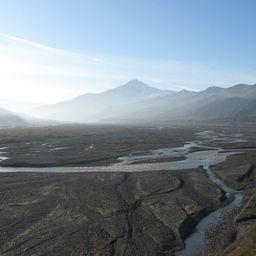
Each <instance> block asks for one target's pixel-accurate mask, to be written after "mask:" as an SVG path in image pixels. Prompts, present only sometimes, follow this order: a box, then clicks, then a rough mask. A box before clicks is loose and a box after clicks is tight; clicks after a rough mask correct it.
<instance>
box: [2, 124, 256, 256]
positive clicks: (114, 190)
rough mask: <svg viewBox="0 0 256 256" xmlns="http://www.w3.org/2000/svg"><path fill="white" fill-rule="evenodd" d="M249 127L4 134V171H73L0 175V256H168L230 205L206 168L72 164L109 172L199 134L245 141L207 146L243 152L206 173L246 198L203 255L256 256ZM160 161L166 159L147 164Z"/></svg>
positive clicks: (253, 137)
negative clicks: (75, 169)
mask: <svg viewBox="0 0 256 256" xmlns="http://www.w3.org/2000/svg"><path fill="white" fill-rule="evenodd" d="M255 128H256V127H255V126H254V125H250V124H247V125H243V126H227V125H225V126H224V125H218V126H209V125H200V126H199V125H194V126H193V125H191V126H189V127H188V126H181V125H179V126H178V125H176V126H174V125H172V126H171V125H168V126H167V125H166V126H164V128H160V127H154V126H142V127H138V126H136V127H132V126H129V127H126V126H104V127H103V126H93V125H92V126H82V125H81V126H71V125H70V126H59V127H58V126H56V127H45V128H19V129H18V128H17V129H2V130H0V142H1V144H0V147H1V148H4V147H8V148H6V149H1V150H0V151H4V152H6V153H5V154H4V156H7V157H10V159H7V160H5V161H3V162H2V163H1V165H2V166H12V167H17V168H18V167H21V166H25V167H31V166H35V167H46V166H49V167H50V166H67V167H68V168H70V171H71V172H70V173H35V172H32V173H23V172H17V173H15V172H11V173H6V172H0V222H1V223H0V231H1V232H0V255H1V256H2V255H3V256H14V255H91V256H94V255H95V256H107V255H108V256H110V255H126V256H131V255H138V256H139V255H141V256H144V255H145V256H148V255H152V256H153V255H158V256H160V255H174V254H175V252H177V251H179V250H181V249H182V248H184V246H185V244H184V241H185V239H186V238H187V237H189V235H190V234H192V233H193V232H194V230H195V228H196V225H197V223H198V222H199V221H200V220H202V219H203V218H204V217H205V216H207V215H208V214H209V213H211V212H213V211H214V210H216V209H218V208H220V207H222V206H225V205H227V204H228V203H229V201H230V200H231V199H227V198H226V196H225V194H224V193H223V191H222V190H221V189H219V188H218V187H217V186H216V185H215V184H213V183H212V182H210V181H209V180H208V178H207V176H206V175H205V172H204V170H203V168H200V167H199V168H196V169H189V170H186V169H185V170H179V171H166V170H162V171H155V172H154V171H153V172H147V171H145V172H136V168H135V172H132V173H125V172H108V173H104V172H96V173H72V166H92V165H94V166H97V165H101V166H102V165H110V164H112V163H114V162H117V160H116V159H117V157H119V156H127V155H136V154H138V155H141V154H147V153H149V151H150V150H152V149H158V148H165V147H178V146H182V145H184V142H185V141H191V140H198V137H197V136H196V133H197V132H200V131H205V130H214V131H216V132H218V133H224V134H226V135H227V136H230V135H232V134H239V133H241V134H242V135H241V138H242V139H246V140H248V141H247V142H243V143H242V142H236V143H227V142H224V141H223V142H218V141H212V142H209V141H205V144H206V145H209V146H218V147H221V148H223V149H226V150H229V149H230V148H232V149H236V148H238V149H241V148H244V149H246V150H244V151H243V153H241V154H235V155H230V156H228V158H227V160H226V161H225V162H222V163H219V164H217V165H214V166H211V170H212V171H214V173H215V174H216V176H217V177H218V178H220V179H221V180H223V181H224V182H225V183H226V184H227V185H228V186H229V187H231V188H233V189H236V190H242V191H243V192H242V194H243V196H244V200H243V204H242V206H241V207H240V208H239V209H236V210H234V211H233V212H232V213H231V214H230V215H229V216H226V218H225V219H224V221H223V222H222V223H220V224H219V225H218V226H217V227H216V228H214V229H211V230H209V232H208V234H207V242H206V247H205V250H204V252H203V255H205V256H213V255H214V256H215V255H216V256H217V255H219V256H253V255H256V246H255V244H256V197H255V195H256V193H255V192H256V186H255V184H256V168H255V165H256V150H253V149H254V148H255V147H256V134H255ZM239 138H240V137H239ZM195 150H204V149H203V148H197V149H193V150H192V151H195ZM239 151H240V150H239ZM180 159H183V158H178V159H177V158H173V159H171V158H170V159H168V161H177V160H180ZM157 161H159V162H160V161H166V159H158V160H157V159H154V160H149V161H147V162H157ZM1 171H4V167H3V169H1ZM187 256H193V255H189V254H188V255H187Z"/></svg>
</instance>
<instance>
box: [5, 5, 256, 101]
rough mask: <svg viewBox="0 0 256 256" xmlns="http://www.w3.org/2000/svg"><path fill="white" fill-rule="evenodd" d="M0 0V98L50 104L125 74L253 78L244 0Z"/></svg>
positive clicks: (252, 39) (205, 82)
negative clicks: (0, 1) (0, 0)
mask: <svg viewBox="0 0 256 256" xmlns="http://www.w3.org/2000/svg"><path fill="white" fill-rule="evenodd" d="M2 2H3V3H1V10H0V14H1V15H0V28H1V29H0V89H1V96H0V98H5V99H14V100H20V101H30V102H42V103H47V102H49V103H51V102H57V101H60V100H65V99H69V98H72V97H74V96H77V95H79V94H81V93H86V92H98V91H102V90H105V89H108V88H112V87H116V86H118V85H121V84H124V83H125V82H127V81H128V80H130V79H133V78H138V79H140V80H143V81H144V82H146V83H149V84H150V85H153V86H156V87H159V88H163V89H179V88H192V89H194V90H200V89H203V88H206V87H208V86H212V85H220V86H229V85H233V84H236V83H241V82H244V83H256V62H255V59H256V34H255V26H256V20H255V12H256V1H254V0H224V1H223V0H214V1H212V0H186V1H185V0H140V1H135V0H129V1H128V0H127V1H124V0H115V1H114V0H101V1H99V0H92V1H86V0H74V1H70V0H54V1H52V0H44V1H31V0H22V1H20V0H9V1H2Z"/></svg>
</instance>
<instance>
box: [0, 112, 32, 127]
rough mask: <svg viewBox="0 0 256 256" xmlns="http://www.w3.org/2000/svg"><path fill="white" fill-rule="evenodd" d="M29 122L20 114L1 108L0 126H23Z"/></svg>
mask: <svg viewBox="0 0 256 256" xmlns="http://www.w3.org/2000/svg"><path fill="white" fill-rule="evenodd" d="M26 124H27V122H26V121H25V120H24V119H23V118H21V117H20V116H18V115H16V114H14V113H12V112H10V111H8V110H5V109H3V108H0V127H3V126H23V125H26Z"/></svg>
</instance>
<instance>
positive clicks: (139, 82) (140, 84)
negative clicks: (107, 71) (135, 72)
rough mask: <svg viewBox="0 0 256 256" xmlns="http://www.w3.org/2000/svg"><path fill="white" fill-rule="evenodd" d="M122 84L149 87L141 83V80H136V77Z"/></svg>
mask: <svg viewBox="0 0 256 256" xmlns="http://www.w3.org/2000/svg"><path fill="white" fill-rule="evenodd" d="M123 86H131V87H150V86H149V85H147V84H145V83H143V82H142V81H140V80H138V79H132V80H130V81H128V82H127V83H126V84H124V85H123Z"/></svg>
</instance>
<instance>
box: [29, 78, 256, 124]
mask: <svg viewBox="0 0 256 256" xmlns="http://www.w3.org/2000/svg"><path fill="white" fill-rule="evenodd" d="M255 100H256V85H246V84H238V85H235V86H232V87H229V88H221V87H216V86H212V87H209V88H207V89H206V90H204V91H199V92H194V91H187V90H182V91H180V92H174V91H162V90H160V89H157V88H153V87H150V86H148V85H146V84H144V83H143V82H141V81H138V80H131V81H129V82H128V83H127V84H125V85H122V86H119V87H117V88H114V89H111V90H107V91H104V92H102V93H98V94H84V95H81V96H79V97H77V98H75V99H72V100H69V101H65V102H61V103H58V104H54V105H47V106H43V107H40V108H37V109H36V110H35V111H34V112H33V113H32V114H33V115H34V116H36V117H38V118H45V119H55V120H60V121H73V122H98V121H100V122H110V123H120V122H125V123H136V122H168V121H173V120H204V121H205V120H206V121H207V120H209V121H213V120H215V121H222V122H223V121H236V122H239V121H241V122H245V121H246V122H248V121H250V120H251V121H252V120H255V107H254V104H255ZM255 121H256V120H255Z"/></svg>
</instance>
